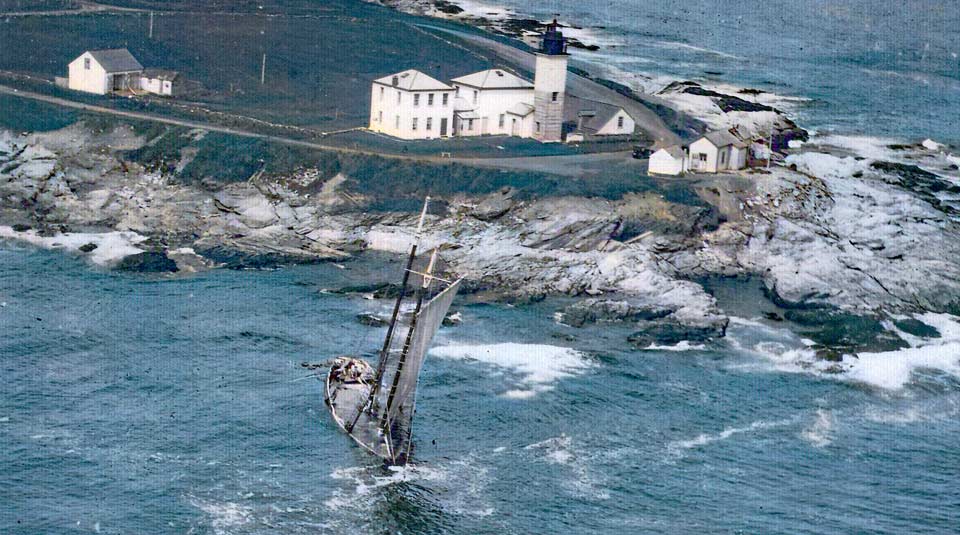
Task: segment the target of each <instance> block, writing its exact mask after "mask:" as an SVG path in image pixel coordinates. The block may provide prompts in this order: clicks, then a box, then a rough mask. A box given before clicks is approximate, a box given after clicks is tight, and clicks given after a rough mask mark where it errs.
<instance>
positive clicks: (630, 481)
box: [0, 243, 960, 534]
mask: <svg viewBox="0 0 960 535" xmlns="http://www.w3.org/2000/svg"><path fill="white" fill-rule="evenodd" d="M0 265H2V266H3V269H2V270H0V370H2V377H3V383H2V384H3V387H2V389H3V390H2V392H3V394H2V395H0V467H2V469H0V533H4V534H7V533H10V534H36V533H116V534H120V533H214V534H254V533H263V534H266V533H344V534H354V533H406V534H410V533H464V534H475V533H611V532H616V533H678V532H692V531H697V532H746V533H851V532H857V533H908V532H920V531H923V532H925V533H951V532H955V530H956V528H957V526H958V525H960V486H958V482H960V449H958V448H957V444H956V440H957V437H958V436H960V371H958V370H956V369H955V367H951V365H950V363H949V362H946V363H940V364H937V363H924V362H915V361H912V360H910V359H911V358H913V357H911V356H910V355H909V354H908V353H903V354H893V355H888V356H887V358H888V359H890V360H888V362H900V363H901V364H903V366H902V367H900V368H897V369H892V370H887V371H883V370H882V368H876V369H874V371H875V372H877V373H879V375H877V374H876V373H875V374H874V375H870V374H866V375H858V374H856V373H851V374H840V375H837V374H832V373H827V372H825V371H822V370H821V369H820V368H818V367H817V365H816V364H815V361H814V359H813V358H812V354H811V352H810V351H809V349H807V348H806V346H805V344H804V341H803V340H801V339H799V338H798V337H797V336H796V335H793V334H791V333H790V332H789V331H786V330H783V329H782V328H780V327H778V326H776V325H765V324H762V323H760V322H758V321H755V320H752V319H749V318H742V319H736V320H735V321H734V322H733V324H732V325H731V327H730V334H729V337H728V338H727V339H726V340H724V341H721V342H717V343H713V344H708V345H706V346H696V345H691V344H684V345H681V346H679V347H674V348H663V349H659V350H651V351H641V350H637V349H633V348H631V347H630V346H629V345H628V344H627V343H626V337H627V335H628V334H629V332H630V329H629V328H628V327H627V326H624V325H619V324H607V325H601V326H592V327H587V328H581V329H575V328H571V327H567V326H563V325H560V324H558V323H557V322H556V320H555V317H554V313H555V311H556V310H557V308H559V307H560V306H562V305H563V304H564V302H563V301H558V300H548V301H546V302H544V303H539V304H536V305H532V306H526V307H508V306H490V305H463V304H455V307H456V308H457V309H458V310H459V311H460V312H461V314H462V316H463V323H462V324H461V325H458V326H454V327H444V328H443V329H442V330H441V331H440V333H439V335H438V339H437V343H436V346H437V349H436V350H435V351H434V352H433V354H432V356H431V358H430V359H428V361H427V365H426V368H425V370H424V374H423V378H422V383H421V390H420V392H419V399H418V401H419V403H418V415H417V416H418V419H417V422H416V429H415V436H416V440H417V450H416V454H415V456H416V461H415V463H414V464H413V465H412V466H410V467H407V468H405V469H403V470H397V471H390V470H385V469H384V468H383V467H382V466H381V465H380V464H379V463H377V462H376V461H374V460H373V459H371V458H370V457H368V456H366V455H364V454H363V453H362V452H361V451H359V450H358V448H357V447H355V446H354V445H353V443H352V442H351V441H350V440H349V439H348V438H347V437H346V436H344V435H343V434H342V433H340V432H339V431H338V430H337V428H336V427H335V426H334V425H333V423H332V422H331V420H330V419H329V418H328V417H327V414H326V411H325V408H324V405H323V401H322V398H321V394H320V384H319V383H318V382H317V381H316V380H315V379H313V378H311V377H308V376H307V375H306V372H305V370H304V369H302V368H301V367H300V365H299V364H300V362H302V361H313V362H317V361H321V360H324V359H325V358H328V357H330V356H335V355H339V354H343V353H357V352H360V353H363V352H371V351H375V350H376V348H377V346H378V343H379V341H380V339H381V337H382V335H383V329H378V328H371V327H366V326H362V325H360V324H359V323H358V322H357V321H356V319H355V316H356V314H358V313H361V312H368V311H385V310H387V308H388V307H389V303H388V302H385V301H373V300H366V299H363V298H362V297H358V296H343V295H337V294H330V293H326V292H324V289H327V288H335V287H338V286H340V285H344V284H352V283H355V282H358V281H363V280H370V279H371V278H382V279H384V280H392V279H394V278H395V275H396V273H397V271H398V270H399V265H398V264H397V263H396V262H393V261H390V262H388V261H385V260H383V259H378V258H366V259H362V260H359V261H353V262H350V263H347V264H345V265H343V267H344V268H345V269H340V267H337V266H335V265H333V264H320V265H313V266H300V267H291V268H284V269H279V270H275V271H213V272H207V273H203V274H196V275H187V276H180V277H175V278H167V277H157V276H143V275H131V274H119V273H113V272H107V271H102V270H99V269H97V268H92V267H90V266H89V265H88V264H86V263H84V262H82V261H80V260H78V259H75V258H72V257H70V256H67V255H62V254H59V253H57V252H51V251H42V250H36V249H33V248H29V247H26V246H21V245H17V244H12V243H4V244H0ZM738 295H739V296H740V297H739V300H738V301H737V303H734V304H732V305H731V306H732V307H733V308H731V310H733V311H734V312H736V313H737V314H741V313H745V312H746V311H749V310H755V309H758V307H757V306H754V304H753V303H751V301H750V300H751V299H753V298H754V296H752V294H749V293H744V292H740V293H738ZM758 296H759V293H757V297H756V298H757V299H759V297H758ZM932 320H936V318H933V319H932ZM941 320H942V321H941V328H942V332H943V333H944V336H943V337H942V338H941V339H939V340H937V341H926V342H918V344H922V343H930V344H933V345H934V346H935V347H937V348H941V349H943V351H953V352H954V353H953V356H954V357H957V356H958V349H957V346H956V345H953V344H958V343H960V342H957V340H958V339H960V334H957V333H953V332H952V331H950V330H949V329H947V328H944V326H946V327H949V326H951V325H952V326H954V327H957V325H958V324H957V323H956V322H955V321H954V320H953V319H950V318H941ZM933 322H934V323H936V321H933ZM520 357H522V358H520ZM954 361H955V359H954ZM871 365H872V364H871ZM872 369H873V368H872ZM877 370H880V371H879V372H878V371H877ZM889 377H899V378H901V379H903V383H902V384H899V385H898V384H897V382H896V381H889V380H885V379H884V378H889Z"/></svg>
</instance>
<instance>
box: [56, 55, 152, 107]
mask: <svg viewBox="0 0 960 535" xmlns="http://www.w3.org/2000/svg"><path fill="white" fill-rule="evenodd" d="M68 71H69V75H68V78H67V87H69V88H70V89H74V90H76V91H85V92H87V93H96V94H98V95H106V94H107V93H113V92H116V91H129V90H131V89H137V88H138V87H139V85H140V73H141V72H143V65H140V62H139V61H137V59H136V58H134V57H133V54H131V53H130V51H129V50H127V49H126V48H115V49H110V50H88V51H86V52H84V53H83V54H81V55H80V57H78V58H77V59H75V60H73V61H72V62H70V65H69V67H68Z"/></svg>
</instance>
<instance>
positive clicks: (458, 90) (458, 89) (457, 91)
mask: <svg viewBox="0 0 960 535" xmlns="http://www.w3.org/2000/svg"><path fill="white" fill-rule="evenodd" d="M456 94H457V96H458V97H459V96H460V86H457V90H456Z"/></svg>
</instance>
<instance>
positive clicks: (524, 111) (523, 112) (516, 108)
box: [507, 102, 534, 117]
mask: <svg viewBox="0 0 960 535" xmlns="http://www.w3.org/2000/svg"><path fill="white" fill-rule="evenodd" d="M533 110H534V107H533V105H531V104H527V103H525V102H518V103H516V104H514V105H513V106H510V108H509V109H507V113H509V114H512V115H517V116H520V117H526V116H527V115H530V114H531V113H533Z"/></svg>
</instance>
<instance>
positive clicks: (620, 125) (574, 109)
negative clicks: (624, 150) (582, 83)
mask: <svg viewBox="0 0 960 535" xmlns="http://www.w3.org/2000/svg"><path fill="white" fill-rule="evenodd" d="M564 122H566V123H568V124H570V123H573V124H575V125H576V129H575V131H574V132H575V133H579V134H582V135H584V136H625V135H631V134H633V131H634V130H635V129H636V127H637V123H636V121H634V119H633V117H632V116H631V115H630V114H629V113H627V111H626V110H624V109H623V108H621V107H620V106H616V105H614V104H607V103H606V102H598V101H596V100H589V99H585V98H579V97H575V96H568V97H567V105H566V109H565V110H564Z"/></svg>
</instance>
